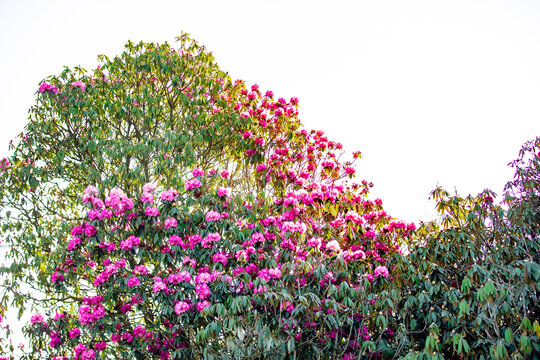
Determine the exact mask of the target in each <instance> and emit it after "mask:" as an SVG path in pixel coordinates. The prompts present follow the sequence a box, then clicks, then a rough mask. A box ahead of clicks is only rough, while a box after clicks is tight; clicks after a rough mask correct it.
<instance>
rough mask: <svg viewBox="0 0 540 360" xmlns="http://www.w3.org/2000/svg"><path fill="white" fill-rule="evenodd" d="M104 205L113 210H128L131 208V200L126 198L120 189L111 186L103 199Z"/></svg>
mask: <svg viewBox="0 0 540 360" xmlns="http://www.w3.org/2000/svg"><path fill="white" fill-rule="evenodd" d="M105 205H107V206H108V207H110V208H112V209H113V210H130V209H132V208H133V200H132V199H130V198H128V197H127V196H126V194H125V193H124V192H123V191H122V190H121V189H119V188H113V189H111V190H110V191H109V196H107V198H106V199H105Z"/></svg>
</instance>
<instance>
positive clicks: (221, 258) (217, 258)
mask: <svg viewBox="0 0 540 360" xmlns="http://www.w3.org/2000/svg"><path fill="white" fill-rule="evenodd" d="M212 261H213V262H215V263H222V264H223V266H227V254H225V253H221V252H219V253H217V254H214V256H212Z"/></svg>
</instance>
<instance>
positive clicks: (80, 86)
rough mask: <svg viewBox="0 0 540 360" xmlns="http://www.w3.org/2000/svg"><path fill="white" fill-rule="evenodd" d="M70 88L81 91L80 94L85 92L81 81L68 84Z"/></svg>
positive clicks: (84, 85)
mask: <svg viewBox="0 0 540 360" xmlns="http://www.w3.org/2000/svg"><path fill="white" fill-rule="evenodd" d="M70 85H71V86H73V87H78V88H79V89H81V91H82V92H84V90H86V84H85V83H83V82H82V81H80V80H79V81H74V82H72V83H71V84H70Z"/></svg>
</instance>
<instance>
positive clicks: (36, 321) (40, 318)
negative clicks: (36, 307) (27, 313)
mask: <svg viewBox="0 0 540 360" xmlns="http://www.w3.org/2000/svg"><path fill="white" fill-rule="evenodd" d="M30 323H31V324H44V323H45V320H43V316H41V314H38V313H36V314H34V315H32V317H31V318H30Z"/></svg>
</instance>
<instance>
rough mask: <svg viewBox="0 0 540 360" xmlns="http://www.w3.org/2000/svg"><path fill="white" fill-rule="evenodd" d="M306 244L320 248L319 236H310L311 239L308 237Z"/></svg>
mask: <svg viewBox="0 0 540 360" xmlns="http://www.w3.org/2000/svg"><path fill="white" fill-rule="evenodd" d="M307 245H308V246H311V247H314V248H316V249H320V248H321V245H322V239H321V238H314V237H312V238H311V239H309V240H308V241H307Z"/></svg>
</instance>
